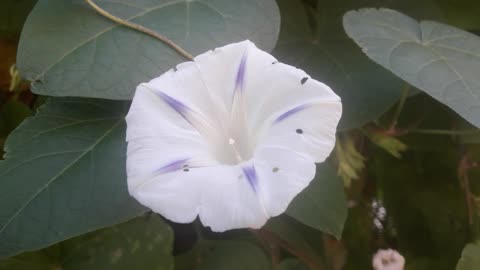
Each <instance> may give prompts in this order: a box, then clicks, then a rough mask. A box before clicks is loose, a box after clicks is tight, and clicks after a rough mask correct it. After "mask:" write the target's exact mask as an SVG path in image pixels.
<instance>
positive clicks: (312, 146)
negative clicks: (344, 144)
mask: <svg viewBox="0 0 480 270" xmlns="http://www.w3.org/2000/svg"><path fill="white" fill-rule="evenodd" d="M340 114H341V106H340V104H339V103H324V104H322V103H320V104H314V105H312V106H309V107H307V108H305V109H303V110H302V111H299V112H296V113H294V114H292V115H290V116H288V117H287V118H285V119H284V120H282V121H279V122H274V123H273V124H272V125H271V126H270V127H269V130H268V132H267V134H266V135H265V136H264V137H263V139H262V140H261V141H260V142H259V144H260V145H279V146H284V147H287V148H288V149H291V150H293V151H296V152H298V153H303V154H307V155H309V156H310V157H311V158H312V159H313V161H314V162H317V163H320V162H323V161H324V160H325V159H326V158H327V157H328V156H329V155H330V153H331V151H332V150H333V147H334V146H335V133H336V128H337V124H338V121H339V118H340Z"/></svg>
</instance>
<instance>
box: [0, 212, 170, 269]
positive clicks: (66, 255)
mask: <svg viewBox="0 0 480 270" xmlns="http://www.w3.org/2000/svg"><path fill="white" fill-rule="evenodd" d="M172 246H173V232H172V230H171V228H170V227H169V226H168V225H167V224H166V223H165V222H163V221H162V219H161V218H160V217H159V216H157V215H151V216H148V217H143V218H138V219H135V220H132V221H130V222H127V223H124V224H120V225H117V226H114V227H111V228H107V229H103V230H100V231H96V232H92V233H89V234H86V235H82V236H80V237H77V238H73V239H71V240H68V241H65V242H63V243H61V244H58V245H55V246H53V247H50V248H48V249H45V250H41V251H37V252H30V253H24V254H21V255H18V256H16V257H13V258H10V259H6V260H3V261H0V270H8V269H16V270H43V269H45V270H47V269H48V270H51V269H63V270H83V269H110V270H123V269H125V270H130V269H142V270H150V269H151V270H170V269H172V268H173V256H172Z"/></svg>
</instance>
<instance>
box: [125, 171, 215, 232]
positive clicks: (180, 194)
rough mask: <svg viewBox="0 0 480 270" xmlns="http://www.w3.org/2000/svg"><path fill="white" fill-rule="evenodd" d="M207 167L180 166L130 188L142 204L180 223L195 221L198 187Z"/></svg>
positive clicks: (199, 188) (199, 193)
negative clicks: (178, 168) (182, 167)
mask: <svg viewBox="0 0 480 270" xmlns="http://www.w3.org/2000/svg"><path fill="white" fill-rule="evenodd" d="M208 173H211V171H209V172H208V169H194V168H193V169H189V171H188V172H185V171H183V169H180V170H176V171H173V172H169V173H163V174H159V175H157V176H155V177H152V178H149V179H148V180H147V181H144V182H143V184H141V185H138V186H137V187H135V188H134V189H131V190H130V194H131V195H132V196H133V197H134V198H135V199H137V200H138V201H139V202H140V203H141V204H143V205H145V206H147V207H148V208H150V209H152V210H153V211H154V212H156V213H159V214H161V215H162V216H164V217H165V218H167V219H169V220H172V221H174V222H179V223H189V222H192V221H193V220H195V218H196V217H197V215H198V213H199V209H200V203H201V195H202V193H201V190H202V185H203V184H204V178H205V177H206V176H208Z"/></svg>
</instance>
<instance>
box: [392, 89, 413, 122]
mask: <svg viewBox="0 0 480 270" xmlns="http://www.w3.org/2000/svg"><path fill="white" fill-rule="evenodd" d="M409 89H410V85H409V84H408V83H405V85H404V86H403V89H402V95H401V96H400V100H399V101H398V105H397V108H396V110H395V113H394V114H393V118H392V123H391V124H390V130H394V129H395V127H396V126H397V122H398V118H399V117H400V113H401V112H402V110H403V106H404V105H405V101H406V100H407V97H408V92H409Z"/></svg>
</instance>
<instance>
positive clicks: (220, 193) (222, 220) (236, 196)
mask: <svg viewBox="0 0 480 270" xmlns="http://www.w3.org/2000/svg"><path fill="white" fill-rule="evenodd" d="M251 166H252V165H251V164H249V165H246V164H243V165H238V166H217V167H215V168H212V171H211V172H210V174H209V175H208V176H207V177H206V178H205V179H204V183H205V189H204V190H203V197H202V207H201V209H200V220H201V221H202V223H203V225H205V226H209V227H210V228H211V229H212V230H213V231H215V232H223V231H226V230H231V229H238V228H255V229H258V228H260V227H262V226H263V225H264V224H265V223H266V222H267V220H268V215H267V213H266V212H265V209H264V208H263V204H262V203H261V201H260V197H259V195H258V194H257V193H256V192H255V188H253V187H252V177H254V176H253V174H254V171H253V170H252V167H251Z"/></svg>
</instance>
